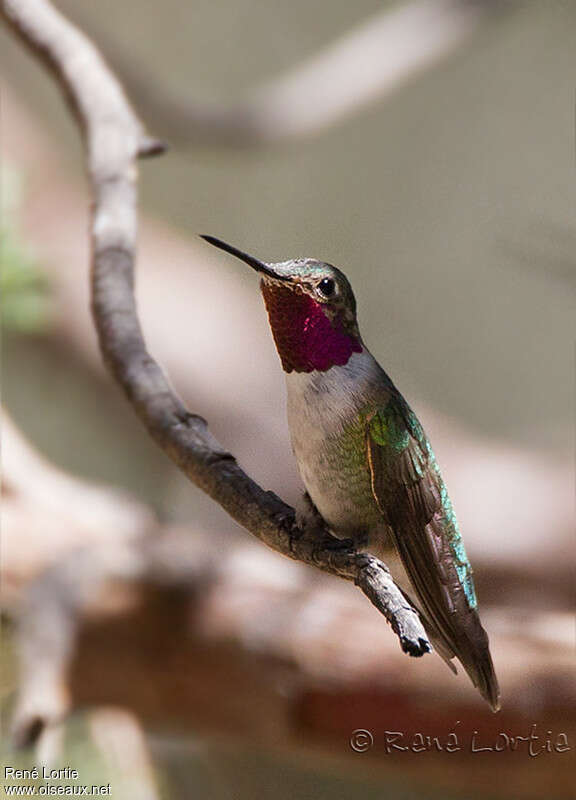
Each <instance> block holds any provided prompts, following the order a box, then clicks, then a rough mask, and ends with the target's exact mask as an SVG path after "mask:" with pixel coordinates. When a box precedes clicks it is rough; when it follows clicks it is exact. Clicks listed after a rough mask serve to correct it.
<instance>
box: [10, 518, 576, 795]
mask: <svg viewBox="0 0 576 800" xmlns="http://www.w3.org/2000/svg"><path fill="white" fill-rule="evenodd" d="M307 578H308V574H307V571H306V570H304V569H303V568H302V567H300V565H298V564H295V563H291V562H289V561H287V560H285V559H278V558H276V557H275V556H274V554H272V553H269V552H266V551H265V550H264V549H263V548H259V547H256V546H251V545H247V544H245V545H243V546H241V547H231V548H229V549H228V550H227V551H226V552H223V553H219V554H218V556H217V557H215V555H214V552H213V549H212V547H211V545H210V542H209V541H208V540H207V539H205V540H202V539H201V538H198V537H195V538H194V540H192V538H191V536H190V531H187V530H182V529H180V530H179V529H175V528H172V529H163V530H157V531H156V532H155V535H154V536H151V537H146V538H145V539H143V540H142V539H141V540H140V541H134V542H132V543H128V544H127V545H126V544H122V543H120V544H116V545H114V544H109V543H107V544H106V545H105V546H102V545H96V546H93V547H91V548H90V549H89V550H85V551H84V552H77V553H74V554H70V555H68V556H67V557H65V558H64V559H61V560H60V562H59V563H58V564H57V565H56V566H55V567H54V568H53V569H52V570H50V571H48V572H46V573H45V574H44V575H42V576H40V577H39V579H38V580H36V581H35V582H34V583H33V584H32V585H31V587H30V591H29V592H28V595H27V606H26V609H25V614H24V616H23V628H22V645H23V647H22V681H21V685H20V688H19V697H18V701H17V705H16V709H15V713H14V729H15V738H16V740H17V741H19V742H21V743H23V742H28V741H33V740H35V738H36V737H37V736H38V735H39V734H40V733H43V734H44V735H47V734H49V732H50V727H51V726H54V725H55V724H57V723H58V721H59V720H61V719H63V717H64V716H65V714H66V713H67V712H69V711H72V710H77V709H81V708H88V709H93V708H94V707H96V708H101V707H102V706H105V707H111V706H112V707H115V706H116V707H120V708H123V709H125V710H126V711H127V712H131V713H133V714H135V715H136V717H137V718H138V720H140V721H141V722H142V723H143V724H144V725H145V727H146V729H147V730H156V731H158V732H162V731H180V733H191V732H194V733H195V734H198V732H202V734H203V735H208V737H210V736H211V735H212V736H213V735H216V736H218V735H223V734H224V735H228V736H230V735H232V736H234V737H236V738H237V739H241V740H242V741H244V742H245V743H259V744H261V745H262V744H265V746H266V747H268V748H270V747H279V748H282V749H284V751H287V752H289V751H293V750H294V749H295V748H298V747H303V746H305V747H308V748H313V752H314V753H318V752H322V753H324V754H331V755H332V756H333V757H335V758H337V759H338V762H339V763H340V764H341V763H342V761H343V760H344V761H345V762H346V759H348V763H349V764H350V765H352V763H353V762H354V759H356V760H357V759H358V755H357V753H355V752H354V751H353V750H352V749H351V748H350V747H349V744H348V742H349V739H350V735H351V733H352V731H354V730H355V729H356V728H359V727H361V728H366V729H368V730H371V731H373V733H374V740H375V741H374V747H373V748H372V750H371V752H370V753H366V754H365V755H366V758H367V759H370V769H371V770H375V769H378V768H380V769H383V770H385V774H387V775H393V774H394V773H395V772H397V773H399V774H400V775H402V774H405V771H406V768H407V767H406V758H410V757H411V756H412V757H415V756H414V755H413V754H410V753H406V752H397V751H396V752H394V751H393V752H388V751H387V750H386V733H385V732H386V731H404V732H407V734H408V732H410V733H411V734H414V733H416V732H418V731H424V732H426V733H427V734H429V733H431V732H432V733H433V734H434V735H435V736H438V737H439V738H440V739H441V741H445V740H446V737H447V736H448V734H449V732H450V731H453V730H455V731H456V733H457V735H458V740H459V742H460V746H461V750H460V751H459V752H457V753H451V754H450V769H447V768H446V762H445V760H437V759H434V758H433V757H431V758H425V761H424V762H422V763H421V764H420V763H419V764H418V770H416V772H417V773H418V775H417V776H416V778H415V780H416V782H418V781H420V782H421V783H423V784H425V785H427V786H429V785H432V784H433V785H437V786H442V787H446V789H447V790H448V789H449V790H450V791H451V792H457V791H458V790H460V791H462V792H463V793H465V792H466V791H468V790H469V786H470V785H473V786H474V790H475V791H476V792H477V793H478V796H480V790H481V789H483V790H484V791H486V792H490V793H491V794H493V795H494V796H495V797H496V796H498V797H500V796H502V797H506V798H508V797H510V790H509V781H514V797H515V798H541V797H543V796H547V797H548V796H549V797H556V796H559V794H558V793H559V792H560V791H562V790H564V791H565V792H566V791H567V787H568V786H570V785H571V779H572V772H573V770H572V761H571V758H570V757H569V756H568V754H566V753H565V754H564V757H562V756H561V755H559V754H558V753H556V754H547V753H542V754H541V757H540V758H530V757H529V756H528V753H527V745H526V743H524V744H520V745H519V747H520V748H522V749H521V750H520V752H517V753H516V752H514V753H509V754H508V757H507V754H506V753H500V754H499V755H498V774H499V778H500V780H499V785H498V786H494V785H493V780H494V768H495V767H494V759H493V758H491V756H493V755H494V754H493V753H491V754H490V753H488V755H486V753H482V754H480V755H475V754H474V753H473V752H471V749H470V741H471V737H472V735H473V732H474V730H476V732H477V733H478V734H479V736H478V739H479V741H481V743H482V746H493V745H494V742H495V741H496V740H497V739H498V737H499V736H500V739H499V740H498V741H499V743H500V745H501V744H502V735H501V734H500V731H507V732H508V733H509V734H511V735H513V736H516V735H521V736H526V735H528V734H529V733H530V731H531V730H532V726H533V725H534V724H536V728H537V734H538V736H540V737H542V738H541V739H540V744H539V747H541V746H542V743H543V741H544V738H545V737H546V731H548V730H550V732H551V735H553V741H555V737H556V736H557V735H558V734H559V733H564V734H565V735H566V736H568V737H569V740H570V742H573V736H574V731H575V728H574V718H573V714H572V713H571V712H570V709H571V708H573V699H574V682H573V677H572V676H573V648H572V644H571V641H570V638H571V637H570V632H571V615H570V614H569V613H567V612H564V613H562V612H556V613H547V614H546V613H541V612H535V613H533V614H531V615H530V617H527V616H526V615H525V614H518V613H517V612H514V611H510V610H508V611H504V612H500V613H499V614H498V619H497V620H496V619H495V618H494V619H493V625H492V628H493V642H494V646H495V648H496V649H497V650H498V651H499V652H500V658H499V671H500V677H501V679H502V684H503V689H504V690H505V694H506V705H505V708H504V710H503V711H502V713H501V714H499V715H498V716H497V717H495V716H494V715H493V714H492V713H491V712H490V711H489V710H488V709H484V708H483V706H482V705H481V700H480V699H479V698H478V697H476V696H475V695H474V694H472V693H471V692H470V691H469V690H468V687H467V685H466V682H465V680H464V678H463V677H462V678H461V680H459V681H455V680H454V678H453V676H452V675H451V674H450V673H449V672H448V670H446V669H445V667H444V665H443V664H442V663H441V661H440V660H439V659H435V660H430V662H429V663H428V664H427V681H426V686H425V687H423V685H422V681H421V678H420V674H419V671H417V670H412V671H411V670H406V668H405V662H404V659H403V657H402V655H401V653H400V652H399V651H398V649H397V648H396V647H395V646H394V644H393V642H392V640H391V639H390V637H387V636H385V634H384V632H383V631H382V626H381V625H380V622H379V619H378V617H377V616H376V615H375V614H371V613H370V610H369V609H368V607H367V605H366V603H364V602H363V601H362V598H361V597H360V596H359V595H358V594H357V593H355V592H353V591H348V590H347V587H346V586H344V585H342V584H341V583H339V582H338V583H337V582H335V581H333V580H331V579H330V578H329V577H326V578H325V579H324V580H322V581H320V582H315V583H311V582H310V581H309V580H308V579H307ZM263 608H265V609H266V613H265V614H263V613H262V609H263ZM351 630H353V631H355V632H356V634H357V635H355V636H350V633H349V632H350V631H351ZM358 634H359V635H358ZM376 643H377V644H376ZM440 697H441V698H442V702H438V698H440ZM535 709H537V710H538V712H537V713H535ZM455 726H456V727H455ZM406 741H408V737H407V739H406V740H404V742H403V743H404V744H406ZM428 755H430V754H428ZM482 756H484V757H482ZM549 759H553V760H554V767H553V769H552V768H551V761H550V760H549ZM356 763H358V762H357V761H356ZM414 766H415V765H414V762H413V761H412V760H411V761H410V769H411V770H413V768H414ZM466 796H468V795H466ZM475 796H476V795H475ZM562 796H567V795H562Z"/></svg>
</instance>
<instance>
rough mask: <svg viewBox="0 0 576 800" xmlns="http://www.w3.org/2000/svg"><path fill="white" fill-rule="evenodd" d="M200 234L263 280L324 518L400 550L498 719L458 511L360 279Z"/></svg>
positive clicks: (340, 530)
mask: <svg viewBox="0 0 576 800" xmlns="http://www.w3.org/2000/svg"><path fill="white" fill-rule="evenodd" d="M202 238H203V239H205V240H206V241H207V242H208V243H209V244H212V245H214V246H215V247H218V248H220V249H221V250H224V251H226V252H227V253H230V254H231V255H233V256H236V258H239V259H240V260H241V261H243V262H245V263H246V264H248V265H249V266H250V267H252V268H253V269H254V270H256V272H258V273H259V275H260V276H261V282H260V288H261V291H262V295H263V298H264V303H265V306H266V310H267V312H268V318H269V322H270V327H271V329H272V335H273V338H274V342H275V344H276V349H277V351H278V355H279V357H280V361H281V363H282V367H283V370H284V372H285V376H286V387H287V411H288V425H289V429H290V437H291V440H292V448H293V451H294V455H295V457H296V461H297V463H298V468H299V471H300V475H301V477H302V481H303V483H304V486H305V488H306V492H307V496H308V498H309V500H310V502H311V504H312V508H313V510H314V513H316V514H319V515H320V516H321V517H322V519H323V520H324V522H325V523H326V525H327V527H328V529H329V530H330V531H331V532H333V533H334V534H335V536H336V537H338V538H341V539H351V540H352V541H353V543H354V544H355V545H356V546H357V547H361V548H366V549H367V550H368V552H373V553H374V552H376V553H378V554H380V553H384V554H387V553H394V552H395V553H396V554H397V556H398V559H399V561H400V564H401V566H402V568H403V573H404V576H403V577H406V578H407V579H408V584H409V585H410V587H411V590H412V592H413V593H414V594H415V597H416V600H415V601H414V600H413V599H412V597H410V594H409V593H407V597H408V599H409V600H410V602H411V603H412V604H413V605H414V606H415V608H416V609H417V610H418V612H419V613H420V616H421V618H422V622H423V624H424V627H425V629H426V631H427V633H428V636H429V637H430V640H431V641H432V643H433V644H434V647H435V649H436V650H437V652H438V653H439V654H440V655H441V656H442V658H443V659H444V660H445V661H446V663H447V664H448V666H449V667H450V668H451V669H452V671H453V672H456V667H455V666H454V664H453V663H452V661H453V659H454V658H457V659H458V660H459V661H460V663H461V664H462V666H463V667H464V669H465V670H466V672H467V673H468V675H469V677H470V679H471V681H472V683H473V684H474V686H475V687H476V688H477V689H478V691H479V692H480V694H481V695H482V697H484V698H485V700H487V702H488V703H489V704H490V706H491V707H492V709H493V710H494V711H497V710H498V709H499V708H500V701H499V698H500V691H499V688H498V681H497V678H496V675H495V672H494V667H493V664H492V658H491V655H490V648H489V642H488V636H487V634H486V631H485V630H484V628H483V627H482V624H481V622H480V617H479V614H478V603H477V599H476V593H475V589H474V581H473V576H472V567H471V565H470V561H469V560H468V557H467V555H466V550H465V547H464V543H463V540H462V535H461V533H460V530H459V527H458V522H457V519H456V515H455V513H454V508H453V506H452V503H451V501H450V498H449V496H448V492H447V489H446V486H445V484H444V481H443V480H442V476H441V474H440V469H439V467H438V463H437V461H436V458H435V456H434V452H433V450H432V447H431V445H430V442H429V440H428V437H427V436H426V434H425V432H424V429H423V428H422V425H421V424H420V422H419V421H418V419H417V417H416V415H415V414H414V412H413V411H412V409H411V408H410V406H409V405H408V403H407V402H406V400H405V399H404V397H403V396H402V394H401V393H400V391H399V390H398V389H397V388H396V386H395V385H394V383H393V382H392V380H391V379H390V378H389V376H388V375H387V374H386V372H385V371H384V370H383V369H382V367H381V366H380V364H379V363H378V362H377V361H376V359H375V358H374V356H373V355H372V354H371V353H370V351H369V350H368V349H367V347H366V346H365V344H364V341H363V339H362V336H361V335H360V330H359V327H358V319H357V315H356V300H355V297H354V293H353V291H352V287H351V285H350V282H349V281H348V279H347V278H346V276H345V275H344V273H343V272H341V270H339V269H338V268H337V267H334V266H332V265H331V264H327V263H325V262H323V261H318V260H316V259H314V258H298V259H295V260H290V261H282V262H279V263H267V262H264V261H260V260H259V259H257V258H255V257H254V256H252V255H249V254H248V253H245V252H243V251H242V250H239V249H237V248H236V247H233V246H232V245H229V244H227V243H226V242H223V241H222V240H220V239H216V238H215V237H213V236H202ZM395 577H396V576H395ZM401 585H402V584H401Z"/></svg>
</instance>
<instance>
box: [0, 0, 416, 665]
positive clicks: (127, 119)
mask: <svg viewBox="0 0 576 800" xmlns="http://www.w3.org/2000/svg"><path fill="white" fill-rule="evenodd" d="M1 8H2V13H3V15H4V17H5V19H6V20H7V21H8V22H9V23H10V25H11V26H12V28H13V29H14V30H15V31H16V32H17V33H18V34H19V36H20V37H21V38H22V39H23V40H24V42H25V43H26V44H27V45H28V46H29V48H30V49H31V50H32V52H33V53H34V54H35V55H36V56H38V57H39V58H41V59H42V60H43V61H44V63H45V64H46V65H47V66H49V68H50V69H51V70H52V72H53V73H54V75H55V77H56V79H57V81H58V83H59V84H60V86H61V87H62V89H63V90H64V92H65V93H66V95H67V97H68V98H69V101H70V103H71V105H72V108H73V109H74V111H75V113H76V116H77V118H78V121H79V124H80V126H81V128H82V130H83V132H84V139H85V142H86V148H87V159H88V173H89V178H90V185H91V193H92V215H93V216H92V307H93V313H94V320H95V324H96V327H97V331H98V335H99V341H100V347H101V350H102V353H103V356H104V359H105V362H106V364H107V365H108V367H109V369H110V371H111V372H112V374H113V375H114V377H115V378H116V380H117V381H118V383H120V385H121V386H122V387H123V389H124V391H125V392H126V395H127V396H128V399H129V401H130V402H131V404H132V406H133V408H134V410H135V411H136V413H137V414H138V415H139V417H140V418H141V420H142V421H143V423H144V425H145V426H146V428H147V429H148V431H149V433H150V435H151V436H152V437H153V438H154V439H155V441H156V442H157V443H158V444H159V445H160V447H161V448H162V449H163V450H164V451H165V452H166V453H167V454H168V455H169V456H170V457H171V458H172V460H173V461H174V462H175V463H176V464H177V465H178V466H179V467H180V469H181V470H182V471H183V472H184V473H185V474H186V475H187V476H188V478H189V479H190V480H191V481H193V482H194V483H195V484H196V485H197V486H199V487H200V488H201V489H203V490H204V491H205V492H206V493H207V494H208V495H209V496H210V497H212V498H213V499H214V500H215V501H216V502H218V503H219V504H220V505H221V506H222V507H223V508H224V509H225V510H226V511H227V512H228V513H229V514H230V515H231V516H232V517H233V518H234V519H235V520H236V521H237V522H238V523H239V524H240V525H242V526H243V527H244V528H246V530H248V531H249V532H250V533H252V534H253V535H254V536H256V537H257V538H258V539H260V541H262V542H263V543H264V544H266V545H268V546H269V547H271V548H272V549H274V550H277V551H278V552H280V553H282V554H283V555H286V556H288V557H290V558H293V559H296V560H299V561H302V562H304V563H306V564H310V565H313V566H316V567H318V568H320V569H321V570H323V571H325V572H329V573H331V574H333V575H336V576H339V577H341V578H345V579H346V580H350V581H354V583H356V584H357V585H358V586H359V587H360V589H361V590H362V591H363V592H364V594H365V595H366V596H367V597H368V598H369V599H370V600H371V602H372V603H373V604H374V605H375V606H376V607H377V608H378V610H379V611H380V612H381V613H383V614H384V616H385V617H386V619H387V620H388V622H389V623H390V625H391V626H392V628H393V630H394V631H395V633H396V634H397V635H398V637H399V639H400V643H401V646H402V649H403V650H404V651H405V652H407V653H409V654H410V655H413V656H421V655H423V654H424V653H426V652H429V650H430V649H431V648H430V644H429V642H428V639H427V637H426V634H425V632H424V629H423V626H422V623H421V621H420V619H419V617H418V615H417V613H416V611H415V610H414V609H413V608H411V607H410V605H409V604H408V603H407V601H406V600H405V598H404V596H403V594H402V593H401V591H400V590H399V589H398V587H397V586H396V585H395V584H394V582H393V581H392V578H391V576H390V573H389V571H388V569H387V568H386V567H385V565H384V564H382V563H381V562H379V561H378V560H376V559H375V558H373V557H371V556H368V555H364V554H361V553H358V552H356V551H355V550H353V549H351V548H342V547H338V546H337V545H338V541H337V540H335V539H334V538H333V537H331V536H330V535H329V534H328V532H327V531H324V532H323V533H322V536H321V537H318V536H314V537H313V536H309V535H306V532H305V531H303V530H302V529H300V528H299V527H298V526H297V525H296V522H295V514H294V510H293V509H292V508H291V507H290V506H288V505H287V504H286V503H284V502H283V501H282V500H280V498H278V497H277V496H276V495H274V494H273V493H272V492H266V491H264V489H262V488H261V487H260V486H258V485H257V484H256V483H255V482H254V481H253V480H252V479H251V478H250V477H249V476H248V475H246V473H244V472H243V470H242V469H241V468H240V467H239V466H238V464H237V463H236V460H235V459H234V457H233V456H232V455H231V454H230V453H228V452H227V451H226V450H225V449H224V448H222V446H221V445H220V444H219V443H218V442H217V441H216V440H215V438H214V437H213V436H212V434H211V433H210V431H209V430H208V428H207V424H206V422H205V420H203V419H201V418H200V417H198V416H196V415H194V414H191V413H190V412H188V411H187V409H186V408H185V407H184V405H183V403H182V402H181V401H180V399H179V398H178V397H176V395H175V394H174V392H173V391H172V389H171V388H170V386H169V384H168V382H167V380H166V378H165V376H164V374H163V372H162V370H161V369H160V367H159V366H158V364H157V363H156V362H155V361H154V360H153V359H152V357H151V356H150V355H149V353H148V352H147V350H146V346H145V343H144V339H143V336H142V331H141V328H140V323H139V320H138V316H137V313H136V306H135V299H134V292H133V280H134V277H133V267H134V252H135V244H136V223H137V216H136V201H137V191H136V181H137V170H136V162H137V158H138V157H139V156H141V155H149V154H151V152H153V151H157V150H159V149H160V148H161V145H160V144H158V145H156V144H151V140H150V139H149V138H148V137H146V135H145V134H144V132H143V129H142V125H141V123H140V121H139V120H138V118H137V117H136V116H135V114H134V113H133V111H132V109H131V108H130V106H129V104H128V102H127V101H126V98H125V96H124V93H123V91H122V89H121V87H120V85H119V84H118V82H117V81H116V79H115V78H114V76H113V75H112V73H111V72H110V70H109V69H108V67H107V66H106V64H105V63H104V62H103V60H102V58H101V57H100V55H99V53H98V52H97V51H96V49H95V48H94V47H93V45H92V44H91V43H90V42H89V41H88V40H87V39H86V37H85V36H83V34H81V33H80V32H79V31H77V30H76V29H75V28H74V27H73V26H72V25H70V24H69V23H68V22H67V21H66V20H65V19H64V18H63V17H62V15H60V14H59V13H58V12H57V11H56V10H55V9H54V8H53V7H52V6H50V5H49V3H48V2H46V1H45V0H2V4H1Z"/></svg>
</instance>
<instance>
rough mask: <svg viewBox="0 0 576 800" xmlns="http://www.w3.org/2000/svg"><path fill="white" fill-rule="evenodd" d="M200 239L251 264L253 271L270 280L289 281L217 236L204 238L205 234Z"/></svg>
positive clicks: (262, 262)
mask: <svg viewBox="0 0 576 800" xmlns="http://www.w3.org/2000/svg"><path fill="white" fill-rule="evenodd" d="M200 238H201V239H204V240H205V241H206V242H208V244H213V245H214V247H219V248H220V250H225V251H226V252H227V253H230V254H231V255H233V256H236V258H239V259H240V261H244V262H245V263H246V264H249V265H250V266H251V267H252V269H255V270H256V272H263V273H264V275H268V277H270V278H274V279H275V280H277V281H286V280H289V279H288V278H287V277H286V276H285V275H277V274H276V273H275V272H274V270H273V269H271V267H270V266H269V265H268V264H266V263H265V262H264V261H259V260H258V259H257V258H254V256H250V255H248V253H244V252H242V250H238V248H237V247H233V246H232V245H231V244H227V243H226V242H223V241H222V239H217V238H216V237H215V236H204V234H202V233H201V234H200Z"/></svg>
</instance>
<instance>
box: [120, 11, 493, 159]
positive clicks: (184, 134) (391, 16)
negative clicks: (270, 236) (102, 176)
mask: <svg viewBox="0 0 576 800" xmlns="http://www.w3.org/2000/svg"><path fill="white" fill-rule="evenodd" d="M503 8H504V3H503V0H412V2H407V3H404V4H401V5H400V6H399V7H398V8H394V9H392V10H391V9H390V8H384V9H382V10H381V11H379V12H378V13H377V14H375V15H373V16H371V17H370V18H369V19H367V20H366V21H365V22H363V23H361V24H360V25H357V26H356V27H354V28H353V29H352V30H350V31H348V32H346V33H345V34H344V35H342V36H341V37H340V38H338V39H336V40H335V41H334V42H331V43H330V44H328V45H327V46H325V47H324V48H322V49H320V51H319V52H318V53H316V54H314V55H313V56H311V57H310V58H308V59H306V60H304V61H303V62H302V63H301V64H298V65H297V66H295V67H293V68H291V69H289V70H288V71H287V72H285V73H283V74H281V75H279V76H277V77H275V78H272V79H270V80H268V81H266V82H265V83H264V84H262V85H261V86H259V87H257V88H256V89H253V90H252V91H250V92H249V93H248V94H247V95H246V97H244V98H242V99H240V100H236V101H233V102H231V103H218V102H214V103H202V102H200V101H198V100H193V101H190V99H189V98H187V97H184V96H179V95H177V94H175V93H174V92H173V91H171V89H170V87H169V86H166V85H159V84H158V81H157V78H156V76H155V75H152V74H147V72H146V69H145V68H142V65H140V66H138V68H137V69H136V68H134V66H133V65H131V64H130V63H128V62H127V60H126V59H125V57H124V56H123V54H122V52H118V53H117V54H116V53H115V52H114V51H115V49H116V48H114V46H113V45H110V51H111V52H112V53H114V60H115V61H116V62H117V63H118V64H119V65H120V66H121V73H122V74H123V75H124V76H125V78H126V80H127V83H128V85H129V87H130V91H131V94H133V95H134V97H135V99H136V101H137V102H138V104H139V105H140V107H141V108H142V109H147V110H148V114H147V115H149V116H150V118H151V119H154V120H156V124H160V125H161V126H162V128H163V129H164V133H165V135H166V136H167V137H169V138H170V140H171V141H173V142H178V143H180V144H193V145H208V146H211V147H213V146H215V145H216V146H228V147H230V146H232V147H234V146H259V145H265V146H270V145H277V144H284V143H287V142H291V141H296V140H299V139H304V138H307V137H311V136H315V135H317V134H319V133H322V132H323V131H325V130H327V129H328V128H330V127H332V126H333V125H335V124H338V123H339V122H340V121H341V120H343V119H345V118H347V117H350V116H353V115H354V114H356V113H357V112H358V111H360V110H361V109H363V108H365V107H367V106H369V105H370V104H372V103H375V102H377V101H379V100H380V99H381V98H383V97H386V96H388V95H390V94H393V93H394V92H395V91H396V90H397V89H398V88H400V87H401V86H403V85H404V84H405V83H407V82H408V81H410V80H411V79H412V78H414V77H416V76H418V75H420V74H421V73H422V72H424V71H426V70H427V69H430V68H431V67H433V66H435V65H436V64H437V63H439V62H440V61H441V60H442V59H444V58H447V57H449V56H450V55H452V53H453V52H455V51H456V50H457V49H458V48H459V47H460V46H462V45H463V44H465V43H466V42H468V41H469V40H470V39H471V38H472V37H473V36H474V35H475V34H476V33H477V32H478V31H479V30H480V29H481V28H482V26H483V25H484V24H485V23H486V22H488V21H489V20H491V19H493V17H494V16H495V14H496V13H497V12H502V10H503Z"/></svg>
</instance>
